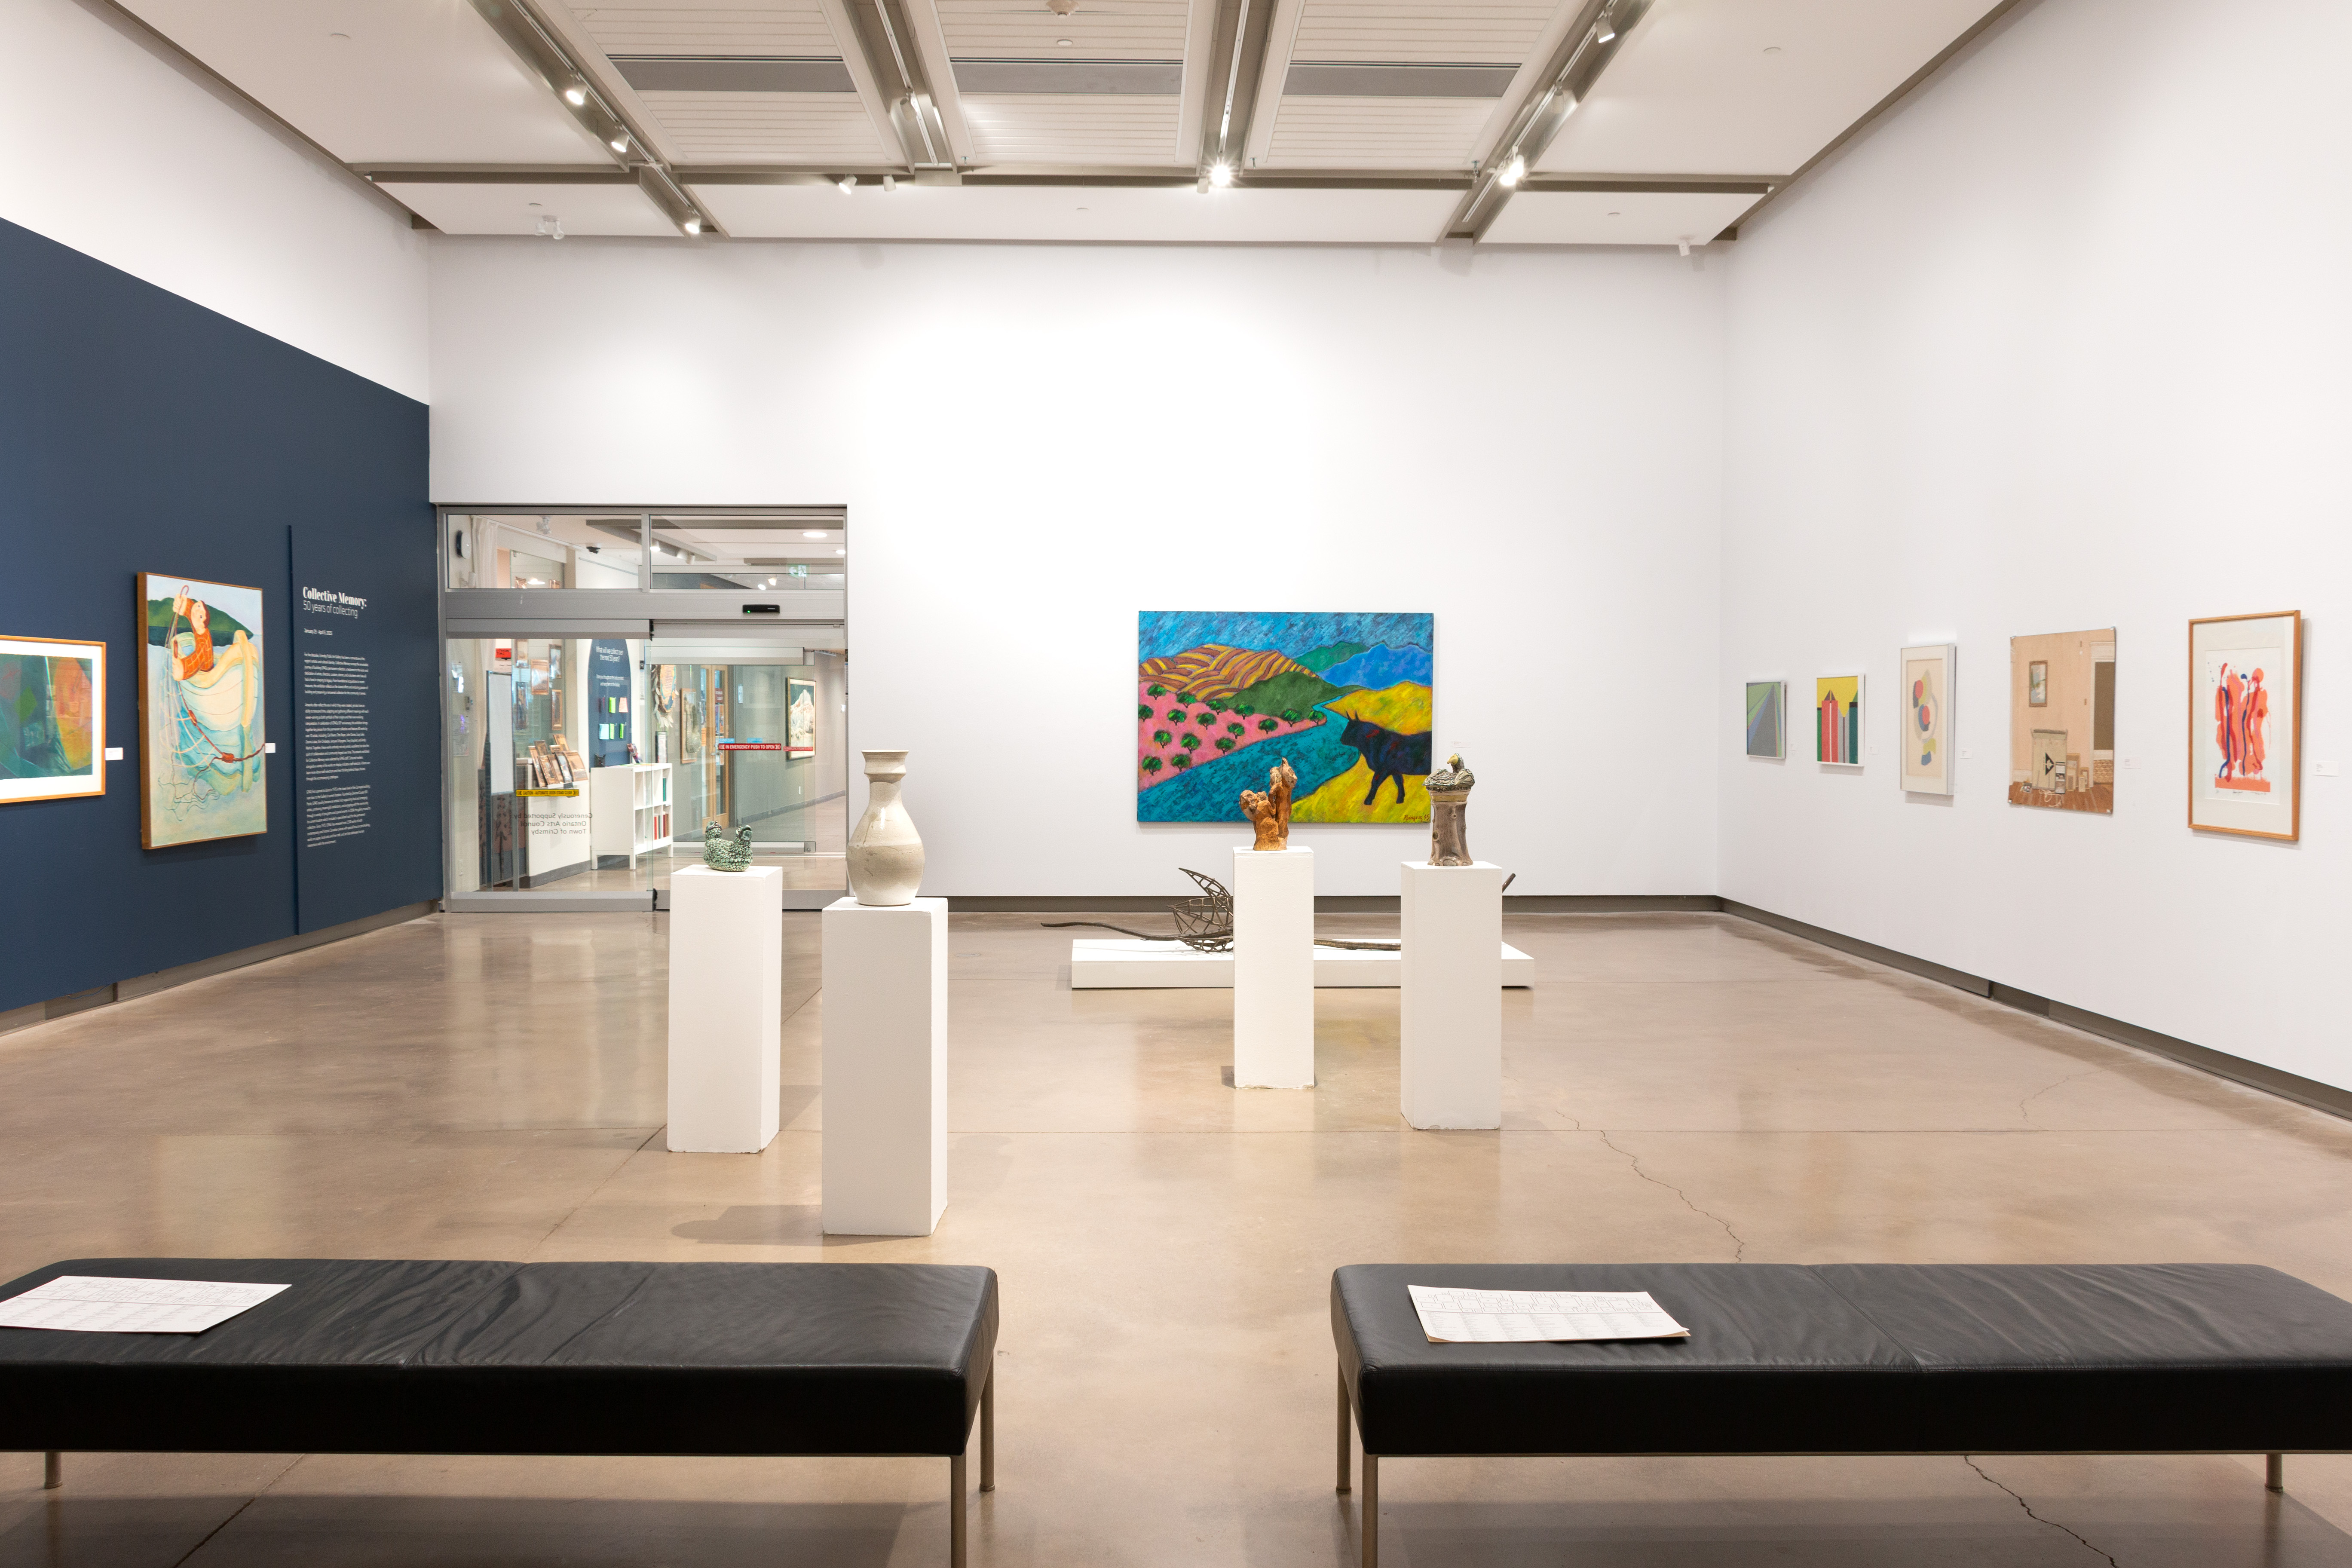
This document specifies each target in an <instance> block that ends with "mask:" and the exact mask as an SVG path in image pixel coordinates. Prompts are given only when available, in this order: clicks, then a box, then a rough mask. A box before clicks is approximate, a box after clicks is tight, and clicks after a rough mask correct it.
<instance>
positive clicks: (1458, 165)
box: [1259, 97, 1494, 169]
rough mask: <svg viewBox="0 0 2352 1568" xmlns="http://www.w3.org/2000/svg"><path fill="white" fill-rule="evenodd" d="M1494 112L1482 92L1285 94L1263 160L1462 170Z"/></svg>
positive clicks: (1283, 165)
mask: <svg viewBox="0 0 2352 1568" xmlns="http://www.w3.org/2000/svg"><path fill="white" fill-rule="evenodd" d="M1493 111H1494V103H1493V102H1492V100H1487V99H1483V98H1300V97H1288V98H1285V99H1284V100H1282V102H1281V103H1280V105H1278V106H1277V108H1276V111H1275V121H1274V136H1273V138H1272V140H1271V141H1269V142H1267V144H1266V152H1265V157H1264V158H1263V159H1261V160H1260V162H1259V166H1260V167H1263V168H1267V169H1465V168H1467V167H1468V165H1469V163H1470V159H1471V157H1472V156H1473V151H1472V150H1473V147H1474V145H1475V142H1476V141H1477V138H1478V132H1479V131H1480V129H1481V128H1482V127H1484V126H1485V125H1486V117H1487V116H1488V115H1489V114H1491V113H1492V112H1493Z"/></svg>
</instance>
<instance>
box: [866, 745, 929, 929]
mask: <svg viewBox="0 0 2352 1568" xmlns="http://www.w3.org/2000/svg"><path fill="white" fill-rule="evenodd" d="M863 755H864V756H865V758H866V815H865V816H861V817H859V818H858V819H857V826H856V828H855V829H853V830H852V831H851V833H850V835H849V891H850V893H851V895H852V896H853V897H855V898H856V900H857V901H858V902H859V903H861V904H867V905H876V906H879V907H882V908H885V909H895V908H898V907H899V906H901V905H905V904H910V903H912V902H914V901H915V889H917V888H919V887H921V886H922V885H923V836H922V835H921V834H919V833H918V832H916V831H915V825H914V823H913V822H911V821H909V820H908V816H907V807H906V805H905V803H903V802H902V801H900V800H899V798H898V786H899V784H900V783H901V781H903V780H904V779H905V778H906V776H907V753H906V752H864V753H863Z"/></svg>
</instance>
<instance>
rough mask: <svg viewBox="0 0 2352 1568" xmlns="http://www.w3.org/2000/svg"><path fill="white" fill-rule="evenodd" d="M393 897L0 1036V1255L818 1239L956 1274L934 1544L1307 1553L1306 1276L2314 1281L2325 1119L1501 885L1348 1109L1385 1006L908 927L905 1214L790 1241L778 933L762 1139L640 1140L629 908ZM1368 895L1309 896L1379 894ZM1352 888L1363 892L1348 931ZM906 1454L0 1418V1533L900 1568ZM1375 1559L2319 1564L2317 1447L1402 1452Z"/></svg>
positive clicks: (647, 971)
mask: <svg viewBox="0 0 2352 1568" xmlns="http://www.w3.org/2000/svg"><path fill="white" fill-rule="evenodd" d="M665 918H666V917H661V916H653V915H531V916H511V915H478V916H441V917H435V918H432V919H428V920H424V921H416V922H415V923H413V924H409V925H405V926H400V927H395V928H393V929H391V930H387V931H380V932H377V933H374V934H373V935H370V936H366V937H363V938H360V939H357V940H355V941H352V942H344V943H341V944H339V945H336V946H333V947H330V948H324V949H320V950H316V951H313V952H308V953H303V954H299V955H296V956H294V957H290V958H286V959H281V960H278V961H277V962H274V963H268V964H265V965H260V966H257V967H255V968H251V969H247V970H243V971H240V972H237V973H232V974H227V975H222V976H218V977H215V978H214V979H210V980H206V981H203V982H200V983H198V984H193V985H189V986H186V987H184V988H182V989H180V990H176V991H172V992H169V993H166V994H162V995H159V996H154V997H152V998H148V999H146V1000H143V1001H138V1002H131V1003H126V1004H123V1005H118V1006H114V1007H110V1008H105V1009H102V1010H100V1011H96V1012H91V1013H87V1014H82V1015H79V1016H74V1017H71V1018H65V1019H59V1020H57V1021H55V1022H52V1023H48V1024H45V1025H41V1026H37V1027H35V1028H32V1029H29V1030H26V1031H23V1032H20V1033H17V1034H15V1035H10V1036H7V1037H0V1172H5V1184H0V1278H5V1277H12V1276H14V1275H15V1274H16V1273H18V1272H21V1271H23V1270H26V1269H29V1268H33V1267H35V1266H37V1265H38V1264H42V1263H45V1262H48V1261H50V1260H52V1259H56V1258H69V1257H77V1256H91V1255H101V1254H148V1255H152V1254H198V1255H202V1254H233V1255H247V1256H283V1255H322V1254H323V1255H349V1254H356V1255H362V1256H386V1257H452V1258H719V1259H758V1258H837V1259H845V1260H883V1259H919V1260H939V1261H943V1262H957V1263H985V1264H989V1265H992V1266H993V1267H994V1268H996V1269H997V1270H998V1271H999V1273H1000V1274H1001V1275H1002V1277H1003V1300H1004V1320H1003V1340H1002V1343H1001V1352H1002V1353H1001V1356H1000V1360H999V1363H998V1367H999V1373H1000V1375H1001V1377H1002V1379H1003V1382H1002V1389H1003V1393H1002V1396H1001V1405H1000V1410H999V1442H1000V1462H999V1482H1000V1486H999V1489H998V1490H997V1491H995V1492H993V1493H992V1494H989V1495H988V1496H986V1497H985V1498H984V1499H983V1498H976V1499H975V1500H974V1508H973V1514H972V1559H973V1562H974V1563H980V1564H1045V1563H1053V1564H1128V1563H1133V1564H1142V1563H1152V1564H1161V1563H1165V1564H1180V1563H1181V1564H1193V1563H1215V1564H1244V1563H1246V1564H1254V1565H1276V1564H1292V1563H1299V1564H1321V1565H1336V1564H1339V1563H1347V1562H1349V1561H1352V1558H1353V1553H1354V1551H1355V1545H1354V1541H1355V1531H1356V1520H1355V1516H1354V1512H1353V1510H1352V1507H1351V1506H1349V1503H1348V1502H1347V1501H1345V1500H1339V1499H1337V1498H1335V1497H1334V1496H1333V1493H1332V1491H1331V1473H1330V1470H1331V1398H1332V1394H1331V1384H1332V1358H1331V1341H1330V1331H1329V1327H1328V1316H1327V1310H1326V1306H1325V1301H1326V1292H1327V1289H1328V1279H1329V1272H1330V1270H1331V1268H1333V1267H1334V1266H1336V1265H1339V1264H1341V1263H1347V1262H1354V1261H1410V1260H1419V1259H1427V1260H1438V1259H1449V1260H1450V1259H1520V1260H1524V1259H1612V1260H1618V1261H1641V1260H1645V1259H1729V1258H1744V1259H1747V1260H1749V1261H1767V1260H1784V1261H1820V1260H1860V1259H1881V1260H1896V1261H1904V1260H1910V1261H1942V1260H1981V1261H2034V1260H2057V1259H2066V1260H2087V1261H2132V1260H2168V1261H2169V1260H2192V1259H2193V1260H2219V1261H2252V1262H2262V1263H2269V1264H2274V1265H2276V1266H2278V1267H2280V1268H2286V1269H2288V1270H2290V1271H2292V1272H2294V1273H2296V1274H2300V1275H2302V1276H2303V1277H2304V1278H2305V1279H2311V1280H2313V1281H2315V1282H2316V1283H2318V1284H2320V1285H2322V1286H2325V1287H2326V1288H2328V1289H2333V1290H2336V1291H2338V1292H2340V1293H2346V1294H2352V1234H2347V1226H2346V1223H2345V1215H2346V1213H2347V1201H2352V1125H2347V1123H2345V1122H2342V1121H2336V1120H2333V1119H2330V1118H2328V1117H2326V1116H2323V1115H2320V1114H2317V1113H2315V1112H2312V1111H2307V1110H2302V1109H2300V1108H2298V1107H2296V1106H2294V1105H2291V1104H2287V1103H2284V1102H2282V1101H2279V1100H2273V1099H2270V1098H2267V1097H2265V1096H2263V1095H2261V1094H2258V1093H2255V1092H2253V1091H2251V1090H2246V1089H2239V1088H2236V1087H2235V1086H2232V1085H2231V1084H2227V1083H2224V1082H2221V1081H2220V1080H2218V1079H2211V1078H2208V1077H2205V1076H2203V1075H2201V1074H2199V1073H2196V1072H2193V1071H2190V1070H2188V1069H2186V1068H2177V1067H2174V1066H2171V1065H2169V1064H2168V1063H2165V1062H2162V1061H2159V1060H2156V1059H2153V1058H2148V1057H2146V1056H2143V1055H2140V1054H2138V1053H2136V1052H2133V1051H2130V1050H2126V1049H2124V1048H2122V1047H2116V1046H2112V1045H2108V1044H2105V1043H2104V1042H2102V1041H2100V1040H2097V1039H2095V1038H2093V1037H2088V1036H2084V1035H2082V1034H2078V1033H2075V1032H2073V1031H2071V1030H2068V1029H2066V1028H2063V1027H2061V1026H2054V1025H2052V1024H2050V1023H2048V1022H2047V1021H2045V1020H2042V1019H2038V1018H2033V1017H2029V1016H2025V1015H2022V1014H2020V1013H2015V1012H2011V1011H2009V1010H2007V1009H2004V1008H2002V1007H2000V1006H1999V1005H1994V1004H1991V1003H1988V1002H1984V1001H1980V1000H1978V999H1976V998H1973V997H1970V996H1967V995H1963V994H1958V993H1957V992H1953V991H1950V990H1948V989H1945V988H1943V987H1941V986H1937V985H1935V984H1930V983H1927V982H1926V981H1921V980H1917V979H1914V978H1911V977H1909V976H1906V975H1903V974H1899V973H1893V972H1890V971H1887V970H1884V969H1880V968H1877V967H1875V966H1873V965H1870V964H1867V963H1860V962H1857V961H1855V960H1852V959H1849V958H1846V957H1843V956H1842V955H1840V954H1837V953H1834V952H1829V951H1827V950H1824V949H1822V948H1818V947H1815V946H1811V945H1810V944H1808V943H1805V942H1799V941H1796V940H1793V939H1791V938H1788V937H1784V936H1781V935H1780V934H1779V933H1777V932H1773V931H1769V930H1766V929H1763V928H1760V927H1758V926H1754V925H1751V924H1748V923H1746V922H1743V921H1738V920H1736V919H1732V918H1728V917H1722V916H1712V915H1654V916H1584V917H1570V916H1559V917H1528V918H1514V919H1513V920H1512V921H1510V922H1509V926H1508V931H1507V934H1508V936H1509V940H1510V941H1511V942H1514V943H1515V944H1517V946H1519V947H1520V948H1522V949H1524V950H1525V951H1527V952H1530V953H1533V954H1534V955H1535V956H1536V957H1537V959H1538V962H1539V963H1540V965H1541V968H1540V971H1539V974H1538V982H1537V984H1536V985H1535V987H1534V988H1533V989H1532V990H1529V991H1522V992H1509V993H1506V995H1505V1000H1504V1019H1505V1023H1504V1027H1505V1061H1504V1067H1505V1074H1506V1088H1505V1095H1506V1111H1505V1117H1506V1125H1505V1127H1504V1130H1503V1131H1500V1132H1485V1133H1419V1132H1414V1131H1410V1130H1409V1129H1406V1128H1405V1127H1403V1126H1402V1124H1401V1123H1400V1122H1399V1121H1398V1119H1397V1115H1396V1072H1397V1064H1396V996H1395V993H1393V992H1383V991H1339V992H1331V991H1327V992H1324V993H1322V994H1320V995H1319V996H1318V1042H1317V1060H1318V1079H1319V1086H1318V1088H1317V1089H1314V1090H1312V1091H1308V1092H1299V1093H1284V1092H1277V1091H1264V1090H1262V1091H1255V1092H1247V1093H1236V1092H1234V1091H1233V1090H1231V1089H1226V1088H1224V1087H1223V1082H1222V1075H1221V1068H1223V1066H1224V1065H1225V1063H1226V1062H1227V1061H1228V1059H1229V1056H1228V1044H1229V1039H1230V1035H1229V1014H1228V1007H1229V1003H1228V999H1227V995H1226V994H1224V993H1222V992H1072V991H1071V990H1070V989H1068V979H1067V963H1066V958H1067V952H1068V949H1067V946H1066V943H1067V941H1068V933H1066V932H1051V931H1041V930H1038V929H1036V926H1035V924H1034V920H1032V919H1031V918H1029V917H1022V916H1011V915H983V916H959V917H957V918H956V919H955V921H954V924H953V968H952V982H951V984H952V997H953V1000H952V1008H953V1011H952V1018H953V1035H952V1047H951V1050H952V1060H953V1066H952V1069H951V1077H950V1084H951V1095H952V1109H951V1112H950V1126H951V1128H952V1130H953V1133H952V1139H953V1141H952V1144H951V1148H950V1162H951V1167H950V1179H949V1193H950V1206H949V1209H948V1212H947V1216H946V1218H945V1220H944V1221H943V1222H942V1223H941V1225H940V1229H939V1231H938V1233H937V1234H936V1235H935V1236H932V1237H929V1238H927V1239H919V1240H843V1241H832V1242H828V1241H826V1240H825V1239H824V1237H822V1236H821V1235H820V1234H819V1232H818V1228H817V1208H816V1199H817V1185H816V1183H817V1150H818V1144H819V1140H820V1137H821V1129H822V1125H823V1109H824V1108H823V1103H822V1100H821V1098H820V1096H819V1092H818V1087H817V1081H816V1080H817V1070H816V1063H817V1051H816V1042H817V1023H818V1009H819V1007H820V1005H821V998H820V997H819V996H818V995H817V994H816V974H817V965H816V943H817V922H816V919H815V917H814V916H788V917H787V921H788V922H789V924H788V927H787V936H786V943H787V950H788V957H787V986H788V992H787V995H786V997H785V1012H786V1015H787V1019H788V1021H787V1023H786V1025H785V1041H784V1050H785V1069H784V1079H785V1085H786V1087H785V1090H784V1095H785V1103H784V1114H785V1125H786V1131H785V1132H784V1133H783V1135H782V1137H780V1138H779V1139H778V1140H777V1141H776V1142H775V1143H774V1144H773V1145H772V1147H771V1148H770V1149H769V1150H768V1151H767V1152H765V1153H763V1154H760V1155H756V1156H753V1155H680V1154H670V1153H667V1152H664V1151H663V1149H662V1141H661V1137H660V1131H661V1128H660V1123H661V1120H662V1101H663V1045H662V1005H663V993H664V984H665V969H664V958H663V942H662V937H663V929H662V928H663V921H664V920H665ZM1381 923H1382V922H1381V921H1377V920H1375V919H1372V918H1370V917H1361V918H1350V919H1347V920H1330V919H1327V920H1326V921H1324V922H1323V927H1324V930H1325V931H1326V933H1327V934H1333V933H1338V932H1341V931H1360V932H1361V933H1363V934H1372V933H1374V932H1376V931H1378V929H1379V927H1380V926H1381ZM1389 923H1390V924H1391V927H1392V924H1393V922H1392V921H1391V922H1389ZM945 1469H946V1466H945V1464H944V1463H943V1462H941V1461H939V1460H923V1459H867V1460H824V1459H817V1460H759V1461H751V1460H631V1461H619V1460H574V1459H534V1460H520V1459H463V1458H332V1457H316V1456H313V1457H309V1458H304V1457H301V1456H296V1455H277V1456H250V1457H205V1456H163V1457H156V1456H114V1457H110V1456H79V1455H78V1456H71V1457H69V1458H68V1461H67V1470H66V1484H65V1487H64V1489H62V1490H61V1491H58V1492H53V1493H44V1492H42V1491H41V1490H40V1489H39V1472H40V1465H39V1459H38V1457H37V1456H32V1455H0V1564H5V1565H7V1568H15V1565H16V1564H26V1563H72V1564H106V1565H109V1568H115V1565H120V1568H149V1565H155V1568H163V1565H169V1564H177V1563H188V1564H191V1565H193V1568H218V1565H222V1564H257V1565H266V1568H278V1565H286V1568H291V1565H295V1564H304V1565H310V1564H359V1563H364V1564H371V1565H378V1564H381V1565H387V1568H388V1565H392V1564H404V1565H405V1564H430V1565H436V1568H440V1565H450V1568H457V1565H462V1568H485V1565H489V1564H522V1565H534V1568H535V1565H542V1564H544V1565H549V1568H552V1565H554V1564H559V1563H562V1564H594V1565H603V1564H645V1565H648V1568H651V1565H663V1568H719V1565H722V1564H725V1565H730V1568H731V1565H734V1564H739V1563H743V1564H748V1563H761V1564H811V1565H814V1564H847V1565H852V1568H882V1565H885V1564H892V1565H896V1564H924V1565H926V1568H929V1565H931V1564H938V1563H944V1561H945V1558H946V1540H947V1518H946V1506H947V1505H946V1500H945V1495H944V1493H945V1475H944V1471H945ZM1384 1471H1385V1473H1384V1474H1383V1476H1382V1519H1383V1526H1384V1528H1383V1536H1382V1544H1383V1548H1384V1561H1385V1562H1386V1563H1389V1564H1391V1568H1398V1565H1412V1568H1439V1565H1468V1564H1493V1565H1496V1568H1535V1565H1537V1564H1575V1565H1588V1564H1589V1565H1605V1568H1636V1565H1641V1568H1733V1565H1743V1568H1744V1565H1748V1564H1763V1563H1772V1564H1811V1563H1819V1564H1829V1565H1832V1568H1863V1565H1865V1564H1869V1565H1878V1564H1885V1565H1890V1568H1891V1565H1895V1564H1923V1563H1924V1564H1931V1565H1944V1564H1951V1565H1959V1564H1999V1565H2002V1568H2023V1565H2027V1564H2051V1565H2054V1568H2080V1565H2084V1564H2095V1563H2100V1562H2103V1561H2104V1562H2107V1563H2116V1564H2128V1565H2141V1564H2163V1565H2179V1568H2191V1565H2196V1568H2205V1565H2214V1564H2255V1563H2263V1564H2306V1563H2336V1564H2352V1536H2347V1533H2346V1531H2347V1530H2352V1458H2347V1459H2336V1458H2294V1459H2290V1460H2289V1461H2288V1467H2287V1482H2288V1490H2287V1493H2286V1495H2285V1496H2284V1498H2281V1497H2275V1496H2273V1495H2271V1494H2268V1493H2266V1492H2265V1491H2264V1490H2263V1486H2262V1480H2261V1467H2260V1462H2259V1461H2258V1460H2256V1459H2253V1458H2241V1457H2226V1456H2224V1457H2211V1458H2165V1459H2131V1458H1981V1457H1979V1458H1975V1459H1973V1460H1970V1459H1963V1458H1927V1459H1911V1458H1864V1459H1749V1460H1735V1461H1725V1460H1699V1459H1684V1460H1635V1459H1625V1460H1594V1459H1581V1460H1516V1461H1473V1460H1458V1461H1454V1460H1448V1461H1437V1460H1406V1461H1395V1462H1392V1463H1391V1464H1390V1465H1388V1466H1386V1467H1384Z"/></svg>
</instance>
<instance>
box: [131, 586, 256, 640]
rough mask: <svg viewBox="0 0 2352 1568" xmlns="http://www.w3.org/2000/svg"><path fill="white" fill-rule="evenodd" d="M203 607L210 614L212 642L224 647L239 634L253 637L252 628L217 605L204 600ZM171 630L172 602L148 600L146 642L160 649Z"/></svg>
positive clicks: (167, 600)
mask: <svg viewBox="0 0 2352 1568" xmlns="http://www.w3.org/2000/svg"><path fill="white" fill-rule="evenodd" d="M197 596H198V597H199V598H202V597H203V595H197ZM205 608H206V609H208V610H210V611H211V612H212V618H211V620H210V622H209V623H208V624H209V626H210V627H211V630H212V634H213V641H214V642H215V643H218V644H221V645H223V646H226V644H227V643H228V641H229V640H230V639H231V638H233V637H236V634H237V633H239V632H243V633H244V634H245V635H246V636H247V637H252V636H253V628H252V627H251V626H247V625H246V624H245V623H244V622H243V621H240V620H238V619H237V618H236V616H232V615H230V614H229V613H228V612H227V611H226V610H224V609H222V608H221V607H220V606H219V605H215V604H214V603H212V602H211V601H210V600H206V601H205ZM171 629H172V601H171V600H169V599H150V600H148V601H147V641H148V642H149V643H150V644H151V645H152V646H153V647H163V639H164V637H167V636H169V635H170V633H171ZM255 640H257V641H258V640H259V639H258V638H256V639H255Z"/></svg>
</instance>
